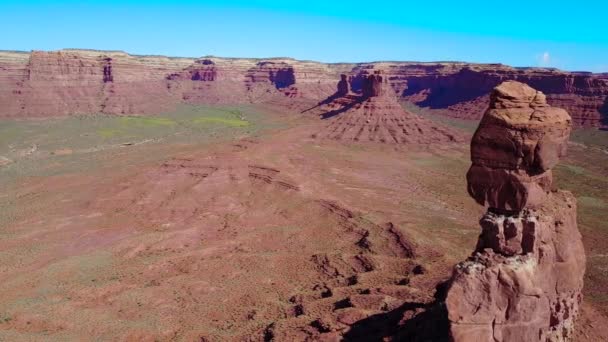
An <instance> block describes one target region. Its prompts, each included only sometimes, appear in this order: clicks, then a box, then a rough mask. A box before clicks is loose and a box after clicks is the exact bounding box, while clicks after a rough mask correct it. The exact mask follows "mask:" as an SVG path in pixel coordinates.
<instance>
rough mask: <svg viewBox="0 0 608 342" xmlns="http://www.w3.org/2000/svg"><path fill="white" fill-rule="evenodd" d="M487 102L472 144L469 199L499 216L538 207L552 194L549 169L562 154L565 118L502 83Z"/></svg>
mask: <svg viewBox="0 0 608 342" xmlns="http://www.w3.org/2000/svg"><path fill="white" fill-rule="evenodd" d="M491 98H492V102H491V103H490V108H489V109H488V110H487V111H486V113H485V115H484V117H483V118H482V119H481V122H480V123H479V127H478V128H477V131H476V132H475V135H474V136H473V139H472V141H471V161H472V166H471V168H470V170H469V172H468V174H467V181H468V185H469V186H468V190H469V194H470V195H471V197H473V198H474V199H475V200H476V201H477V202H478V203H479V204H481V205H488V206H489V207H491V208H494V209H500V210H510V211H521V210H522V209H523V208H525V207H534V206H537V205H540V204H542V202H543V201H544V199H545V195H546V193H547V192H548V191H549V190H550V189H551V184H552V173H551V169H552V168H553V167H554V166H555V165H556V164H557V162H558V161H559V158H560V157H561V156H563V155H564V154H565V152H566V147H567V142H568V137H569V135H570V130H571V129H570V127H571V119H570V115H568V113H567V112H566V111H565V110H563V109H561V108H554V107H551V106H549V105H548V104H547V102H546V99H545V95H544V94H543V93H542V92H539V91H536V90H534V89H532V88H530V87H529V86H527V85H524V84H522V83H519V82H514V81H508V82H504V83H502V84H501V85H499V86H498V87H496V88H495V89H494V91H493V92H492V95H491Z"/></svg>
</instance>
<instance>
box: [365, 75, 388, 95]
mask: <svg viewBox="0 0 608 342" xmlns="http://www.w3.org/2000/svg"><path fill="white" fill-rule="evenodd" d="M387 87H388V81H387V78H386V77H385V76H384V75H383V72H382V70H375V71H374V73H373V74H370V75H368V76H367V77H365V78H364V79H363V89H362V91H363V97H364V98H370V97H379V96H383V95H385V94H386V88H387Z"/></svg>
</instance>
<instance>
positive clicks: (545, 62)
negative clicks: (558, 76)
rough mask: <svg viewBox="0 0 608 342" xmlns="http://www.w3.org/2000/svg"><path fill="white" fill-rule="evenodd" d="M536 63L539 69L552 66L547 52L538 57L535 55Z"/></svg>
mask: <svg viewBox="0 0 608 342" xmlns="http://www.w3.org/2000/svg"><path fill="white" fill-rule="evenodd" d="M536 61H537V62H538V66H540V67H549V66H551V64H552V63H551V62H552V59H551V54H550V53H549V52H548V51H545V52H543V53H541V54H540V55H536Z"/></svg>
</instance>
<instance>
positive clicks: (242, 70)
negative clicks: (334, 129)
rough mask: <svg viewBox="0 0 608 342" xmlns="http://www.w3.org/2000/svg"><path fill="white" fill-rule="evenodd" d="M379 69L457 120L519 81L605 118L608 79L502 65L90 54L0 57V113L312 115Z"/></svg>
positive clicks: (596, 121) (577, 111)
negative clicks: (198, 110) (216, 108)
mask: <svg viewBox="0 0 608 342" xmlns="http://www.w3.org/2000/svg"><path fill="white" fill-rule="evenodd" d="M374 69H383V70H385V75H384V76H383V78H384V80H383V82H388V85H389V86H390V88H388V87H386V89H391V88H392V91H391V92H393V91H394V92H395V93H396V94H399V96H401V97H402V98H403V99H405V100H408V101H411V102H414V103H416V104H417V105H419V106H423V107H430V108H437V109H444V111H442V113H443V114H446V115H450V116H456V117H463V118H469V119H479V118H480V117H481V114H482V112H483V108H485V106H487V104H488V103H489V93H490V92H491V90H492V88H493V87H495V86H496V85H498V84H499V83H501V82H503V81H505V80H517V81H520V82H524V83H527V84H529V85H531V86H533V87H534V88H536V89H538V90H540V91H543V92H544V93H545V94H546V96H547V101H548V103H549V104H551V105H555V106H559V107H562V108H565V109H566V110H568V111H569V112H570V113H571V114H572V117H573V123H574V124H575V125H579V126H599V125H601V124H602V120H603V121H604V122H603V123H604V124H605V123H606V120H608V104H607V103H608V78H607V77H606V76H605V75H603V74H591V73H569V72H562V71H559V70H554V69H538V68H527V69H525V68H512V67H508V66H504V65H500V64H467V63H401V62H395V63H385V62H381V63H366V64H323V63H316V62H307V61H296V60H293V59H288V58H275V59H268V60H254V59H236V58H213V57H208V58H203V59H198V60H195V59H189V58H167V57H162V56H132V55H128V54H126V53H122V52H113V51H88V50H62V51H56V52H32V53H31V54H27V53H14V52H0V92H2V93H0V95H3V96H2V97H1V98H0V101H2V106H1V107H0V116H4V117H6V116H35V115H38V116H40V115H65V114H76V113H95V112H105V113H118V114H120V113H127V114H137V113H154V112H159V111H162V110H166V109H168V108H171V107H172V106H174V105H175V104H177V103H179V102H186V103H243V102H247V103H252V102H253V103H256V102H265V103H276V104H278V105H281V106H287V107H290V108H291V107H294V108H300V107H303V108H305V106H306V105H312V104H314V103H318V102H319V101H321V100H323V99H325V98H327V97H328V96H329V95H330V94H332V92H333V91H334V90H335V83H334V80H335V79H336V77H337V76H338V75H340V74H345V75H347V78H350V77H352V81H351V82H350V83H351V85H352V90H353V91H354V92H361V91H362V85H363V78H362V77H364V76H365V77H367V76H368V74H369V73H368V72H367V71H368V70H374ZM11 94H15V96H12V95H11ZM22 107H23V108H22Z"/></svg>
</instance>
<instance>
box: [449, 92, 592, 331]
mask: <svg viewBox="0 0 608 342" xmlns="http://www.w3.org/2000/svg"><path fill="white" fill-rule="evenodd" d="M569 133H570V117H569V116H568V113H566V112H565V111H564V110H562V109H558V108H553V107H550V106H548V105H547V103H546V100H545V96H544V95H543V93H541V92H538V91H536V90H534V89H532V88H530V87H528V86H526V85H525V84H522V83H518V82H505V83H503V84H501V85H500V86H498V87H496V88H495V90H494V91H493V93H492V95H491V102H490V108H489V109H488V111H486V113H485V114H484V117H483V119H482V121H481V123H480V125H479V127H478V129H477V132H476V133H475V135H474V137H473V140H472V142H471V160H472V166H471V169H470V171H469V173H468V174H467V182H468V185H469V193H470V194H471V196H472V197H473V198H474V199H475V200H476V201H477V202H479V203H480V204H482V205H487V206H488V207H489V208H488V211H487V212H486V214H485V215H484V216H483V217H482V218H481V220H480V225H481V228H482V232H481V235H480V236H479V240H478V242H477V247H476V248H475V251H474V252H473V255H472V256H471V257H469V258H468V259H467V260H466V261H464V262H462V263H460V264H458V265H457V266H456V267H455V269H454V273H453V276H452V278H451V280H450V285H449V290H448V295H447V299H446V307H447V310H448V318H449V320H450V333H451V337H452V340H453V341H455V342H460V341H496V342H516V341H539V342H541V341H542V342H544V341H551V342H558V341H559V342H561V341H570V340H571V339H572V337H573V332H574V323H575V321H576V318H577V316H578V311H579V305H580V303H581V299H582V297H581V296H582V294H581V292H582V288H583V277H584V273H585V250H584V247H583V243H582V238H581V234H580V232H579V231H578V227H577V221H576V199H575V198H574V196H573V195H572V194H571V193H569V192H565V191H558V190H554V191H552V190H551V181H552V176H551V168H553V167H554V166H555V165H556V164H557V162H558V161H559V158H560V156H562V155H563V154H564V152H565V146H566V143H567V140H568V136H569ZM490 136H492V137H494V139H486V138H488V137H490Z"/></svg>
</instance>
